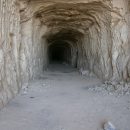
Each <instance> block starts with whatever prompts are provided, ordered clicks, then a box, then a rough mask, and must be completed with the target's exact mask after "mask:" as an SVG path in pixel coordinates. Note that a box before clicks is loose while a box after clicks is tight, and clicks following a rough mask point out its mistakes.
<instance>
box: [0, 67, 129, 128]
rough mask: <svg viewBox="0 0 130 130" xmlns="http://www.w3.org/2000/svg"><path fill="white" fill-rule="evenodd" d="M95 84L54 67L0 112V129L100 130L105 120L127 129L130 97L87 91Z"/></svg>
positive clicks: (92, 81)
mask: <svg viewBox="0 0 130 130" xmlns="http://www.w3.org/2000/svg"><path fill="white" fill-rule="evenodd" d="M97 84H98V85H100V84H101V82H100V81H99V80H98V79H97V78H89V77H84V76H81V75H80V74H79V73H78V72H77V71H76V70H75V69H72V68H69V67H67V66H66V67H62V66H60V67H58V68H57V67H56V66H53V67H52V68H51V69H50V70H48V71H47V72H45V74H44V75H43V76H41V78H39V79H37V80H34V81H32V82H30V83H29V88H28V90H27V93H26V94H24V93H23V91H22V92H21V93H20V94H19V95H18V96H17V97H16V98H15V99H14V100H13V101H11V102H10V103H9V104H8V105H7V106H6V107H5V108H4V109H2V110H1V111H0V130H102V125H103V123H104V122H106V121H111V122H112V123H113V124H114V125H115V126H116V128H117V130H130V95H125V96H121V97H117V96H114V95H106V94H103V93H100V92H95V91H89V90H88V87H91V86H94V85H97Z"/></svg>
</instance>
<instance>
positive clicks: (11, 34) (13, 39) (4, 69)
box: [0, 0, 21, 108]
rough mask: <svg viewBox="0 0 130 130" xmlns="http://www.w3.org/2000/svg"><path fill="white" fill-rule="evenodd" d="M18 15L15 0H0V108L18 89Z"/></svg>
mask: <svg viewBox="0 0 130 130" xmlns="http://www.w3.org/2000/svg"><path fill="white" fill-rule="evenodd" d="M19 47H20V15H19V5H18V3H17V2H16V0H0V108H1V107H3V106H4V105H5V104H6V103H7V102H8V101H9V99H11V98H13V97H14V95H16V94H17V93H18V91H19V89H20V86H21V83H20V69H19Z"/></svg>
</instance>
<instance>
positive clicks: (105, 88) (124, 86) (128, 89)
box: [88, 82, 130, 96]
mask: <svg viewBox="0 0 130 130" xmlns="http://www.w3.org/2000/svg"><path fill="white" fill-rule="evenodd" d="M88 90H90V91H95V92H101V93H104V94H109V95H117V96H123V95H129V94H130V83H122V82H121V83H118V84H114V83H112V82H105V83H103V84H101V85H97V86H92V87H89V88H88Z"/></svg>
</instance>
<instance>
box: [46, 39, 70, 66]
mask: <svg viewBox="0 0 130 130" xmlns="http://www.w3.org/2000/svg"><path fill="white" fill-rule="evenodd" d="M48 57H49V63H50V64H54V63H58V64H62V63H66V64H69V65H70V64H71V48H70V46H69V45H68V44H67V43H66V42H63V41H61V42H60V41H58V42H55V43H52V44H51V45H50V46H49V47H48Z"/></svg>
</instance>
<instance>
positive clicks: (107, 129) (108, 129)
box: [104, 122, 116, 130]
mask: <svg viewBox="0 0 130 130" xmlns="http://www.w3.org/2000/svg"><path fill="white" fill-rule="evenodd" d="M104 130H116V128H115V126H114V125H113V124H112V123H111V122H107V123H105V124H104Z"/></svg>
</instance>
